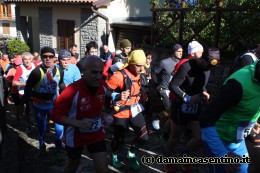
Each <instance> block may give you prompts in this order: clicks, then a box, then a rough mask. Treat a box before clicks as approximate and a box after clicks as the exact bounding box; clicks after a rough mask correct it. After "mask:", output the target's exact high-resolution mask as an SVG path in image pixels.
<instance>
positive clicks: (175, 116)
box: [165, 42, 220, 171]
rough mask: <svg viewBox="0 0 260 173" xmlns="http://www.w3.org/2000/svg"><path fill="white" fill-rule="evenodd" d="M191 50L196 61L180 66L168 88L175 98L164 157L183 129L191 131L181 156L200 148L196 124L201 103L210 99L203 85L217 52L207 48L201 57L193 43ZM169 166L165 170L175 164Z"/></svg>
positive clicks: (170, 152) (199, 135)
mask: <svg viewBox="0 0 260 173" xmlns="http://www.w3.org/2000/svg"><path fill="white" fill-rule="evenodd" d="M197 43H198V42H197ZM193 49H195V50H191V51H190V53H194V54H197V55H196V57H197V58H193V59H191V60H189V61H187V62H185V63H184V64H182V65H181V66H180V67H179V69H178V71H177V72H176V74H175V75H174V76H173V78H172V80H171V82H170V85H169V89H170V91H171V92H173V94H174V99H173V100H172V105H171V115H170V117H171V120H172V121H171V133H170V137H169V140H168V141H167V145H166V153H165V154H166V156H171V155H172V154H173V153H172V151H174V147H175V144H176V143H177V142H178V139H179V138H180V135H181V134H182V132H183V131H184V129H186V128H188V129H190V130H191V132H192V138H191V139H190V140H189V141H188V143H187V144H186V147H185V149H183V151H182V152H181V153H180V154H181V155H183V154H189V153H190V152H191V151H194V150H197V149H199V147H201V132H200V126H199V121H198V118H199V115H200V113H201V101H202V100H205V101H208V100H209V97H210V96H209V94H208V93H207V90H206V85H207V83H208V78H209V75H210V69H211V68H212V67H214V66H215V65H217V64H218V62H219V59H220V53H219V50H218V49H216V48H210V49H208V51H206V52H204V53H205V54H204V55H203V47H202V46H201V45H200V44H196V46H195V47H193ZM198 51H200V52H198ZM170 166H171V167H170ZM170 166H169V165H167V166H166V169H167V168H168V167H169V168H168V169H171V171H173V169H175V168H174V165H170ZM182 169H183V171H191V167H190V165H182ZM167 171H169V170H167Z"/></svg>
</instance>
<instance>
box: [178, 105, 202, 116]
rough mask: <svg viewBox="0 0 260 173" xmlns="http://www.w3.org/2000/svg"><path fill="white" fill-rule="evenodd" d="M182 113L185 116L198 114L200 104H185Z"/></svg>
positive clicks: (182, 106)
mask: <svg viewBox="0 0 260 173" xmlns="http://www.w3.org/2000/svg"><path fill="white" fill-rule="evenodd" d="M181 112H182V113H184V114H196V113H197V112H198V104H189V103H183V104H182V105H181Z"/></svg>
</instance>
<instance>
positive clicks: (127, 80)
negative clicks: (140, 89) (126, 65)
mask: <svg viewBox="0 0 260 173" xmlns="http://www.w3.org/2000/svg"><path fill="white" fill-rule="evenodd" d="M120 72H121V74H122V75H123V78H124V89H126V90H127V89H128V90H129V91H130V93H131V88H132V87H131V86H132V83H133V80H132V79H131V78H130V76H129V75H128V74H127V72H126V71H125V70H124V69H123V70H120Z"/></svg>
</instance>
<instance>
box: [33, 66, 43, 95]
mask: <svg viewBox="0 0 260 173" xmlns="http://www.w3.org/2000/svg"><path fill="white" fill-rule="evenodd" d="M39 70H40V73H41V79H40V80H39V82H38V83H37V84H36V85H35V86H34V90H35V91H38V89H39V88H40V85H41V83H42V81H43V79H44V72H43V69H42V68H41V67H40V68H39Z"/></svg>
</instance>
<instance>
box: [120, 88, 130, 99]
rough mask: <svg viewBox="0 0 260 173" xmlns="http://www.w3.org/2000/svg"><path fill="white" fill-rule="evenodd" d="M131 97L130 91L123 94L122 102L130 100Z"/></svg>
mask: <svg viewBox="0 0 260 173" xmlns="http://www.w3.org/2000/svg"><path fill="white" fill-rule="evenodd" d="M129 95H130V91H129V90H126V91H123V92H121V100H127V99H128V98H129Z"/></svg>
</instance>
